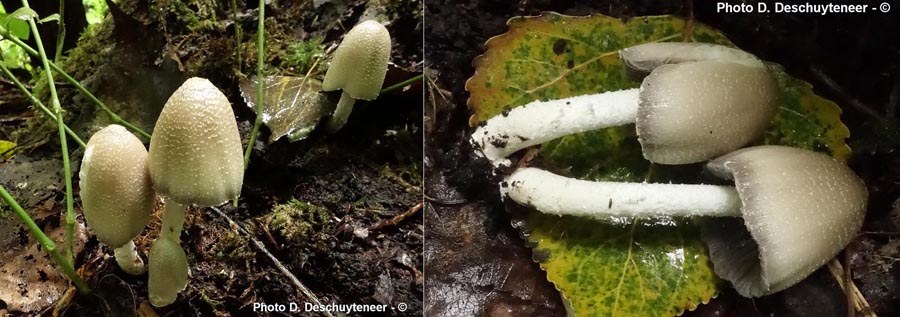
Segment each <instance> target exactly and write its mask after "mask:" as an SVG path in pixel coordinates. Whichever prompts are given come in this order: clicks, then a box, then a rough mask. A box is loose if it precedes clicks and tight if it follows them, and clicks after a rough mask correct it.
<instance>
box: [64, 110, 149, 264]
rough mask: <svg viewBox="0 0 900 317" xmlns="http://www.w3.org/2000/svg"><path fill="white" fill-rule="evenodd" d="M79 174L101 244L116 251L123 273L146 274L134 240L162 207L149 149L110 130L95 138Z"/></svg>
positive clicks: (86, 209)
mask: <svg viewBox="0 0 900 317" xmlns="http://www.w3.org/2000/svg"><path fill="white" fill-rule="evenodd" d="M78 175H79V186H80V187H81V192H80V193H79V196H81V203H82V211H83V213H84V218H85V220H86V221H87V223H88V225H89V226H90V227H91V229H93V231H94V234H96V235H97V239H98V240H100V241H101V242H103V243H106V244H107V245H110V246H112V247H114V248H115V258H116V262H117V263H119V267H121V268H122V270H123V271H125V272H126V273H128V274H131V275H139V274H141V273H143V272H144V261H143V260H141V257H140V256H139V255H138V254H137V250H136V249H135V245H134V241H132V239H134V237H136V236H137V235H138V234H140V233H141V231H143V230H144V226H146V225H147V223H148V222H149V221H150V214H151V213H152V212H153V207H154V204H155V202H156V194H155V193H154V192H153V184H152V183H151V181H150V173H149V171H148V170H147V149H145V148H144V144H143V143H141V140H138V138H137V137H135V136H134V135H133V134H131V132H128V130H126V129H125V128H124V127H122V126H119V125H115V124H113V125H109V126H107V127H105V128H103V129H101V130H100V131H98V132H97V133H94V135H93V136H91V139H90V140H89V141H88V143H87V147H86V148H85V150H84V157H83V158H82V159H81V171H80V172H79V173H78Z"/></svg>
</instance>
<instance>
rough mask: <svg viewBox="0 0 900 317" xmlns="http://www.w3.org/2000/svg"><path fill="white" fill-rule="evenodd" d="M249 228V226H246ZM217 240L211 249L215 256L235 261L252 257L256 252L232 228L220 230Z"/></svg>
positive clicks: (243, 260)
mask: <svg viewBox="0 0 900 317" xmlns="http://www.w3.org/2000/svg"><path fill="white" fill-rule="evenodd" d="M248 229H249V228H248ZM220 233H221V235H219V241H218V243H216V244H215V245H213V248H212V250H211V253H212V254H214V255H215V256H216V258H219V259H224V260H230V261H235V262H245V261H248V260H250V259H252V258H253V257H254V256H255V255H256V253H255V252H254V251H253V249H251V248H250V242H249V241H247V239H246V238H244V237H243V236H241V235H240V234H239V233H237V232H236V231H234V230H222V231H220Z"/></svg>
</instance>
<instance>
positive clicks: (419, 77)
mask: <svg viewBox="0 0 900 317" xmlns="http://www.w3.org/2000/svg"><path fill="white" fill-rule="evenodd" d="M422 77H425V75H424V74H418V75H416V76H414V77H413V78H410V79H407V80H404V81H402V82H399V83H396V84H393V85H391V86H389V87H387V88H385V89H382V90H381V92H380V93H379V94H383V93H386V92H391V91H394V90H397V89H400V88H403V87H406V85H409V84H411V83H413V82H415V81H417V80H421V79H422Z"/></svg>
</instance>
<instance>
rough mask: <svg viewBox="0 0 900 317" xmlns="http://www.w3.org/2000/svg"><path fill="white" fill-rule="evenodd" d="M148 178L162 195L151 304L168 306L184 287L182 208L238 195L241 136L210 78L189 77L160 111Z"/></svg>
mask: <svg viewBox="0 0 900 317" xmlns="http://www.w3.org/2000/svg"><path fill="white" fill-rule="evenodd" d="M150 176H151V178H152V180H153V186H154V188H155V189H156V191H157V192H159V193H160V195H162V196H164V197H166V210H165V215H164V216H163V224H162V229H161V232H160V237H159V239H158V240H157V241H156V242H154V244H153V246H152V247H151V249H150V257H149V260H150V271H149V274H150V280H149V288H150V302H151V303H152V304H153V305H154V306H158V307H159V306H166V305H168V304H171V303H172V302H174V301H175V299H176V298H177V297H178V293H179V292H180V291H181V290H183V289H184V287H185V286H186V285H187V276H188V267H187V257H186V256H185V254H184V250H182V249H181V246H180V238H179V237H180V234H181V227H182V222H183V221H184V209H185V205H190V204H196V205H198V206H213V205H218V204H221V203H222V202H225V201H227V200H229V199H231V198H233V197H235V196H237V195H238V194H239V193H240V190H241V184H242V183H243V178H244V169H243V157H242V156H241V138H240V134H239V133H238V129H237V122H236V121H235V119H234V112H233V111H232V110H231V104H230V103H229V102H228V99H227V98H226V97H225V95H224V94H222V92H221V91H219V89H218V88H216V87H215V86H214V85H213V84H212V83H211V82H209V80H206V79H203V78H197V77H194V78H191V79H188V80H187V81H185V82H184V84H182V85H181V87H179V88H178V90H176V91H175V92H174V93H173V94H172V96H171V97H169V100H168V101H167V102H166V104H165V106H164V107H163V110H162V113H161V114H160V116H159V119H158V120H157V121H156V128H155V129H154V131H153V138H152V139H151V140H150Z"/></svg>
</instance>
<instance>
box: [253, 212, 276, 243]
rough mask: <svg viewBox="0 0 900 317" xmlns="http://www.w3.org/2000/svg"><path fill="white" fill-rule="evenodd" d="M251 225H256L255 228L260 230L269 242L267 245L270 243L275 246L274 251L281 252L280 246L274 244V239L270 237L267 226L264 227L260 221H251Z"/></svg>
mask: <svg viewBox="0 0 900 317" xmlns="http://www.w3.org/2000/svg"><path fill="white" fill-rule="evenodd" d="M253 223H255V224H256V227H258V228H259V230H262V232H263V233H264V234H265V235H266V239H268V240H269V243H271V244H272V245H274V246H275V248H276V249H278V250H279V251H281V245H279V244H278V242H275V237H274V236H272V232H270V231H269V226H266V225H264V224H263V223H262V221H259V220H256V219H253Z"/></svg>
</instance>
